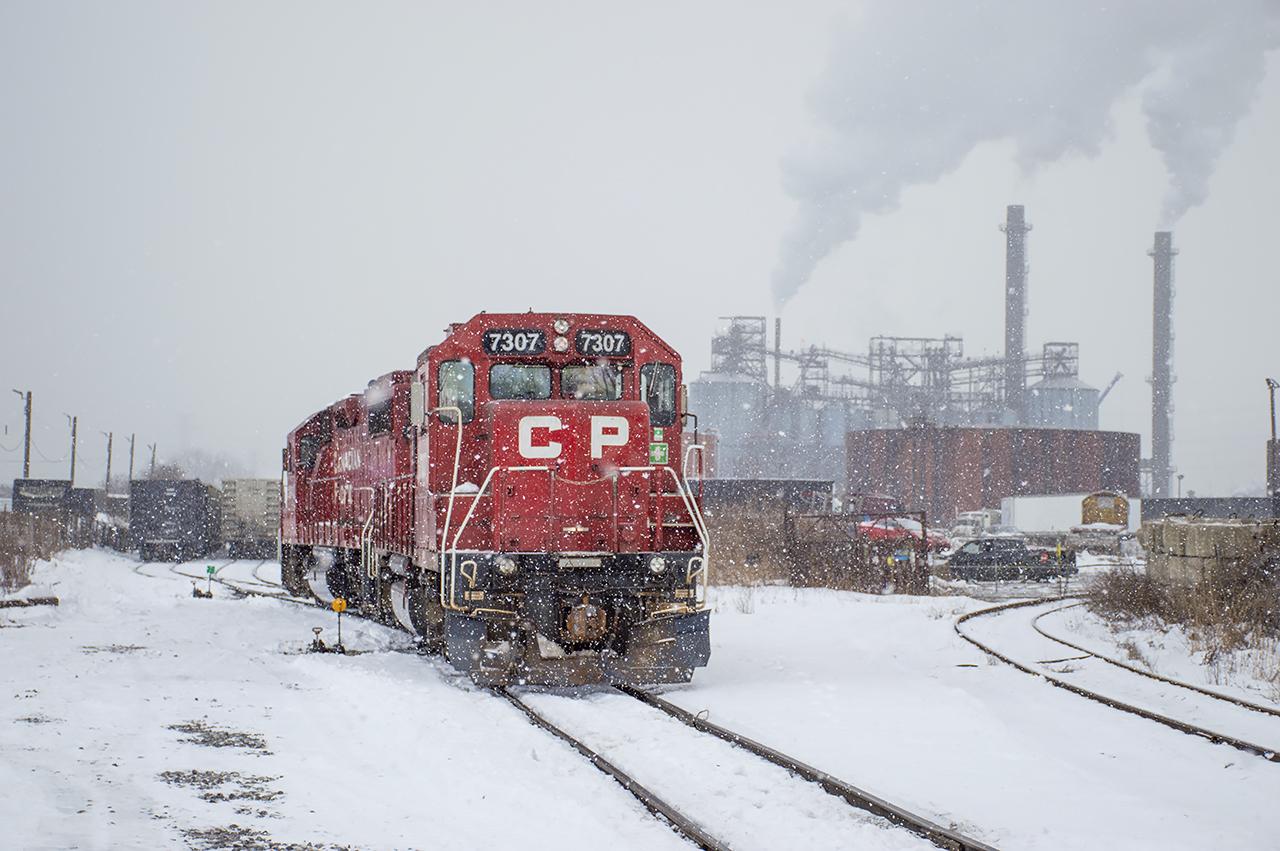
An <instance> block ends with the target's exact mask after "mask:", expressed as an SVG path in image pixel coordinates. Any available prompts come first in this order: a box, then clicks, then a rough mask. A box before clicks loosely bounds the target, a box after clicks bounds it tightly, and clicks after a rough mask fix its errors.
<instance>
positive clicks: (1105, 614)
mask: <svg viewBox="0 0 1280 851" xmlns="http://www.w3.org/2000/svg"><path fill="white" fill-rule="evenodd" d="M1086 602H1087V605H1088V607H1089V611H1091V612H1093V613H1094V614H1096V615H1098V616H1099V617H1102V618H1105V619H1107V620H1109V621H1124V622H1129V623H1134V622H1140V621H1144V620H1147V619H1149V618H1157V619H1163V617H1164V615H1165V605H1166V604H1165V599H1164V592H1163V591H1162V590H1161V588H1160V587H1159V585H1158V584H1157V583H1156V582H1155V581H1154V580H1152V579H1151V577H1149V576H1147V574H1146V572H1145V571H1142V570H1138V569H1136V568H1134V567H1130V566H1127V565H1126V566H1121V567H1118V568H1116V569H1115V570H1110V571H1107V572H1106V573H1103V574H1100V575H1099V576H1098V577H1097V578H1096V579H1095V580H1094V583H1093V587H1092V589H1091V590H1090V593H1089V595H1088V597H1086Z"/></svg>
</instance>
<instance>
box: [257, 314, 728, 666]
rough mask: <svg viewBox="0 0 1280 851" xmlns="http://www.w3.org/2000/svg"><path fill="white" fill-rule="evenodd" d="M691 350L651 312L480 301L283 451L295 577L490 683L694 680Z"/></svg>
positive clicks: (308, 423)
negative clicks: (485, 306) (510, 307)
mask: <svg viewBox="0 0 1280 851" xmlns="http://www.w3.org/2000/svg"><path fill="white" fill-rule="evenodd" d="M683 407H684V387H683V385H682V383H681V361H680V357H679V355H678V354H677V353H676V352H675V351H674V350H673V349H672V348H671V347H670V346H668V345H667V344H666V343H665V342H663V341H662V340H661V339H660V338H659V337H658V336H656V335H655V334H654V333H653V332H652V331H650V330H649V328H647V327H646V326H645V325H643V324H642V323H640V322H639V321H638V320H636V319H635V318H633V317H630V316H612V315H599V314H549V313H532V312H530V313H525V314H480V315H478V316H476V317H474V318H472V319H471V320H470V321H469V322H466V323H459V324H454V325H452V326H450V328H449V329H448V331H447V336H446V337H445V339H444V341H443V342H441V343H440V344H438V345H435V346H432V347H431V348H429V349H427V350H426V351H425V352H423V353H422V354H421V355H420V356H419V357H418V362H417V368H416V370H412V371H410V370H399V371H395V372H389V373H387V374H386V375H383V376H381V377H380V378H377V379H375V380H373V381H371V382H369V386H368V387H367V388H366V390H365V391H364V392H363V393H360V394H356V395H352V396H349V397H348V398H346V399H343V400H341V401H338V402H336V403H334V404H333V405H330V406H329V407H327V408H325V409H324V410H321V411H319V412H317V413H315V414H313V415H312V416H310V417H308V418H307V419H306V420H305V421H304V422H302V423H301V424H300V425H299V426H298V427H297V428H295V429H294V430H293V431H292V432H291V433H290V434H289V435H288V438H287V441H286V446H285V450H284V484H285V488H284V504H283V511H282V517H281V566H282V576H283V580H284V582H285V585H286V587H287V588H289V590H290V591H292V592H293V593H295V594H299V595H302V594H313V595H315V596H317V597H319V598H320V599H321V600H322V601H332V600H334V599H335V598H338V597H341V598H343V599H344V600H345V601H346V602H347V603H348V605H349V606H351V607H352V608H355V609H357V610H358V611H359V612H361V613H362V614H364V615H365V616H368V617H371V618H376V619H380V620H383V621H385V622H389V623H398V624H399V625H401V626H404V627H405V628H407V629H410V630H412V631H414V632H417V633H419V634H421V635H422V636H424V638H425V639H427V640H428V641H429V642H431V643H434V644H436V645H437V646H439V647H440V648H441V649H443V651H444V653H445V655H446V658H447V659H448V660H449V661H450V662H451V663H452V664H453V665H454V666H455V667H457V668H458V669H460V670H461V671H464V672H466V673H467V674H469V675H470V676H471V678H472V679H473V680H475V681H476V682H477V683H482V684H496V683H508V682H521V683H539V684H550V685H577V684H586V683H634V684H642V683H663V682H685V681H688V680H689V679H690V678H691V676H692V674H693V669H694V668H696V667H699V666H702V665H705V664H706V663H707V660H708V658H709V656H710V632H709V613H708V610H707V607H706V599H705V589H706V583H707V568H708V558H709V553H708V550H707V534H706V527H705V525H704V524H703V521H702V516H701V511H700V501H699V494H698V493H697V492H696V490H695V488H694V487H693V486H692V484H691V482H690V481H689V480H687V479H686V478H685V476H684V474H683V469H682V467H683V466H684V462H685V461H686V460H688V459H694V458H696V455H697V453H698V452H699V451H700V448H699V447H697V446H696V445H695V444H694V442H692V441H689V445H687V446H686V441H685V438H684V435H683V433H682V428H681V423H682V419H683V415H684V413H685V412H684V410H683Z"/></svg>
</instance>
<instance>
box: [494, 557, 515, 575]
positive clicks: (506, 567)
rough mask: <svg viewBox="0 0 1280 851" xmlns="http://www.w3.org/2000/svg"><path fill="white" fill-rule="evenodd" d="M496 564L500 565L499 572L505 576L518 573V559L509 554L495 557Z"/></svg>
mask: <svg viewBox="0 0 1280 851" xmlns="http://www.w3.org/2000/svg"><path fill="white" fill-rule="evenodd" d="M494 564H496V565H498V572H499V573H501V574H502V575H503V576H515V575H516V560H515V559H513V558H512V557H511V556H508V555H501V556H498V557H497V558H496V559H494Z"/></svg>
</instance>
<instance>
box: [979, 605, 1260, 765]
mask: <svg viewBox="0 0 1280 851" xmlns="http://www.w3.org/2000/svg"><path fill="white" fill-rule="evenodd" d="M1045 602H1055V601H1054V600H1049V601H1046V600H1043V599H1037V600H1020V601H1018V602H1015V603H1006V604H1004V605H1000V606H991V607H990V608H986V609H979V610H977V611H975V612H969V613H968V614H967V615H963V616H961V617H959V618H957V619H956V622H955V624H954V628H955V631H956V634H957V635H959V636H960V637H961V638H963V639H964V640H965V641H967V642H969V643H970V644H972V645H973V646H975V647H977V648H978V649H979V650H981V651H983V652H984V653H988V654H990V655H991V656H993V657H995V658H996V659H999V660H1000V661H1001V662H1004V663H1005V664H1006V665H1010V666H1012V667H1014V668H1016V669H1018V670H1019V671H1022V672H1023V673H1024V674H1030V675H1032V676H1033V677H1040V678H1041V679H1043V680H1045V681H1047V682H1049V683H1050V684H1052V685H1055V686H1057V687H1058V688H1060V689H1063V690H1065V691H1069V692H1071V693H1072V694H1076V695H1079V696H1080V697H1084V698H1088V699H1089V700H1092V701H1094V702H1096V703H1101V704H1102V705H1104V706H1109V707H1111V708H1112V709H1118V710H1120V711H1121V712H1127V713H1129V714H1131V715H1137V716H1138V717H1139V718H1145V719H1147V720H1148V721H1155V722H1156V723H1157V724H1163V725H1164V726H1166V727H1169V728H1171V729H1174V730H1177V731H1179V732H1182V733H1186V734H1187V735H1190V736H1198V737H1200V738H1203V739H1207V740H1208V741H1210V742H1213V743H1214V744H1221V745H1229V746H1231V747H1233V748H1235V749H1236V750H1239V751H1243V752H1245V753H1248V754H1253V755H1254V756H1260V757H1262V758H1263V759H1266V760H1268V761H1269V762H1280V752H1278V751H1277V750H1276V749H1275V748H1270V747H1267V746H1265V745H1258V744H1254V743H1253V742H1247V741H1244V740H1243V739H1237V738H1235V737H1234V736H1228V735H1225V734H1223V733H1219V732H1216V731H1214V730H1209V729H1206V728H1204V727H1199V726H1196V725H1195V724H1188V723H1186V722H1185V721H1179V720H1178V719H1176V718H1170V717H1169V716H1167V715H1161V714H1160V713H1158V712H1152V711H1150V710H1148V709H1143V708H1142V707H1139V706H1134V705H1133V704H1130V703H1125V702H1123V701H1120V700H1117V699H1115V698H1111V697H1107V696H1106V695H1103V694H1099V693H1097V692H1094V691H1090V690H1089V689H1086V688H1082V687H1081V686H1078V685H1075V684H1074V683H1069V682H1067V681H1066V680H1063V679H1060V678H1059V677H1054V676H1050V675H1049V674H1046V673H1044V672H1043V671H1037V670H1036V669H1034V668H1032V667H1030V666H1028V665H1024V664H1022V663H1021V662H1017V661H1015V660H1014V659H1012V658H1010V657H1009V656H1007V655H1005V654H1003V653H1000V652H999V651H997V650H995V649H994V648H992V647H991V646H989V645H987V644H984V643H982V642H981V641H978V640H977V639H976V638H974V637H972V636H970V635H966V634H965V632H964V630H962V629H961V628H960V625H961V624H963V623H964V622H965V621H968V620H971V619H973V618H976V617H981V616H983V615H991V614H998V613H1003V612H1007V611H1011V610H1013V609H1020V608H1023V607H1026V606H1035V605H1043V604H1044V603H1045ZM1052 640H1054V641H1056V640H1057V639H1052ZM1062 643H1065V642H1062ZM1068 646H1069V645H1068ZM1081 652H1086V653H1087V652H1088V651H1081ZM1089 655H1091V656H1092V655H1093V654H1092V653H1090V654H1089ZM1157 679H1158V678H1157ZM1173 684H1174V685H1183V684H1181V683H1176V682H1175V683H1173ZM1214 696H1215V697H1220V695H1214Z"/></svg>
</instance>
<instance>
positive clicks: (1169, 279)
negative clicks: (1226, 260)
mask: <svg viewBox="0 0 1280 851" xmlns="http://www.w3.org/2000/svg"><path fill="white" fill-rule="evenodd" d="M1177 253H1178V251H1177V249H1175V248H1174V247H1173V234H1172V233H1171V232H1169V231H1157V232H1156V244H1155V247H1154V248H1152V249H1151V250H1150V251H1148V252H1147V254H1149V255H1151V257H1152V259H1153V260H1154V261H1155V286H1154V290H1155V298H1154V304H1153V309H1152V317H1153V320H1152V330H1151V496H1153V497H1167V496H1169V477H1170V474H1171V473H1172V472H1173V468H1172V467H1171V466H1170V455H1171V449H1172V444H1173V255H1175V254H1177Z"/></svg>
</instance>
